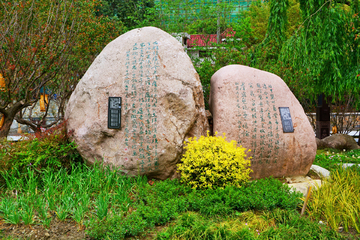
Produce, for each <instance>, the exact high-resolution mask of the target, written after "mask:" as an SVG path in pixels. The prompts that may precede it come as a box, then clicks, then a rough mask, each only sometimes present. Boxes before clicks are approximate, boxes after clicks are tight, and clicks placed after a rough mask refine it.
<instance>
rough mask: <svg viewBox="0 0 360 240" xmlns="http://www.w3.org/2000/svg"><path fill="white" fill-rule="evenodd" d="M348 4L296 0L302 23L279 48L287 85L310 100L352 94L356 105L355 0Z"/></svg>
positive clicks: (359, 85)
mask: <svg viewBox="0 0 360 240" xmlns="http://www.w3.org/2000/svg"><path fill="white" fill-rule="evenodd" d="M339 2H340V3H339ZM348 4H349V5H350V6H348V5H344V4H343V2H342V1H338V2H335V1H330V0H329V1H328V0H311V1H300V7H301V12H302V18H303V23H302V24H301V26H300V27H299V29H298V30H297V31H296V32H295V34H294V35H293V36H292V37H291V38H290V39H289V40H288V41H287V42H286V44H285V46H284V48H283V49H282V52H281V60H282V62H283V66H284V67H286V68H287V69H288V73H287V75H286V79H287V82H288V84H289V83H290V84H291V85H297V86H301V88H302V89H305V91H306V92H307V96H306V97H307V98H309V99H312V100H313V101H315V100H316V99H317V97H318V95H320V94H324V96H325V99H328V97H332V99H333V100H335V99H339V100H340V101H341V99H344V96H349V95H352V96H354V97H356V99H354V100H355V102H356V103H357V104H358V105H360V102H359V91H360V78H359V76H360V75H359V74H360V58H359V56H360V48H359V32H360V29H359V26H360V25H359V23H360V21H359V1H358V0H354V1H352V2H349V3H348ZM328 103H329V102H328ZM326 121H327V122H329V124H330V115H329V116H328V119H327V120H326ZM327 128H328V129H330V126H328V127H327Z"/></svg>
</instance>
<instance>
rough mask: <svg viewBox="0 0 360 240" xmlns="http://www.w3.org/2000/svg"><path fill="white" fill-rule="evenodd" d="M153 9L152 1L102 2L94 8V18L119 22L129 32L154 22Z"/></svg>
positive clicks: (112, 0) (118, 0) (119, 0)
mask: <svg viewBox="0 0 360 240" xmlns="http://www.w3.org/2000/svg"><path fill="white" fill-rule="evenodd" d="M154 7H155V3H154V0H125V1H124V0H102V2H101V4H99V5H97V7H96V8H97V9H96V16H98V17H99V16H107V17H109V18H111V19H114V20H119V21H121V22H122V23H123V24H124V26H125V27H126V28H127V29H129V30H130V29H133V28H137V27H142V26H141V25H143V26H144V25H145V24H143V23H148V24H149V23H152V22H154V21H155V19H156V15H155V11H154V10H155V9H154Z"/></svg>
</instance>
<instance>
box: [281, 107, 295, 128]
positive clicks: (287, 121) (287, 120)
mask: <svg viewBox="0 0 360 240" xmlns="http://www.w3.org/2000/svg"><path fill="white" fill-rule="evenodd" d="M279 111H280V117H281V123H282V126H283V132H284V133H292V132H294V126H293V123H292V120H291V115H290V109H289V108H288V107H279Z"/></svg>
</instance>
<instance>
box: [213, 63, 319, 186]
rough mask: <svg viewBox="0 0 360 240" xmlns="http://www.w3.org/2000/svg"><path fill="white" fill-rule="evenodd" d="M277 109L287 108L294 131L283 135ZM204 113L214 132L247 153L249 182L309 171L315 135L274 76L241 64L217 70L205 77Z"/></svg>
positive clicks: (293, 99) (280, 82)
mask: <svg viewBox="0 0 360 240" xmlns="http://www.w3.org/2000/svg"><path fill="white" fill-rule="evenodd" d="M279 107H288V108H289V110H290V116H291V120H292V125H293V129H294V132H286V133H284V132H283V126H282V120H281V118H280V112H279ZM210 111H211V113H212V116H213V126H214V128H213V131H214V132H218V134H222V133H226V136H227V139H228V140H236V141H237V142H238V145H242V146H243V147H245V148H247V149H251V151H250V152H249V153H248V155H249V156H251V157H252V160H251V168H252V169H253V171H254V172H253V173H252V174H251V175H250V176H251V177H252V178H254V179H257V178H264V177H269V176H273V177H283V176H305V175H306V174H307V173H308V172H309V169H310V167H311V165H312V163H313V161H314V159H315V155H316V141H315V134H314V131H313V129H312V127H311V125H310V122H309V120H308V118H307V116H306V115H305V112H304V110H303V108H302V106H301V105H300V103H299V101H298V100H297V99H296V98H295V96H294V95H293V93H292V92H291V91H290V89H289V88H288V87H287V85H286V84H285V83H284V81H283V80H282V79H281V78H279V77H278V76H276V75H274V74H271V73H268V72H264V71H261V70H258V69H254V68H250V67H246V66H241V65H230V66H226V67H223V68H221V69H220V70H219V71H217V72H216V73H215V74H214V75H213V76H212V78H211V93H210ZM284 117H286V116H285V115H284ZM287 117H289V116H287ZM288 123H289V121H288ZM285 127H287V126H285Z"/></svg>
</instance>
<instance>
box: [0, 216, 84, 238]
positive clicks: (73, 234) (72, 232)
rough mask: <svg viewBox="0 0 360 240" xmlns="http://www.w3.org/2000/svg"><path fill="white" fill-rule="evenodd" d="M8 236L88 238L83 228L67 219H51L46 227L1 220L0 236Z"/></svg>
mask: <svg viewBox="0 0 360 240" xmlns="http://www.w3.org/2000/svg"><path fill="white" fill-rule="evenodd" d="M9 236H11V237H12V238H19V239H59V240H60V239H64V240H65V239H73V240H75V239H90V238H86V236H85V230H84V229H79V226H78V224H77V223H76V222H75V221H73V220H68V219H66V220H64V221H60V220H58V219H53V220H52V221H51V224H50V227H49V228H48V229H47V228H45V227H44V226H43V225H36V224H34V225H24V224H18V225H12V224H7V223H5V222H4V221H3V220H1V221H0V238H2V237H4V238H5V237H9Z"/></svg>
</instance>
